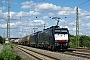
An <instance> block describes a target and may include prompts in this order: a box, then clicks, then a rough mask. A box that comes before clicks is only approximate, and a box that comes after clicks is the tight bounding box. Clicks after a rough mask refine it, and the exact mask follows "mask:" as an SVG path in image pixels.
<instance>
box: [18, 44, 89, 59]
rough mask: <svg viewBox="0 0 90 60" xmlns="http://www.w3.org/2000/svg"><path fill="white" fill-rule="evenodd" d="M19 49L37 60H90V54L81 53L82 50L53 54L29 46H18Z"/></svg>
mask: <svg viewBox="0 0 90 60" xmlns="http://www.w3.org/2000/svg"><path fill="white" fill-rule="evenodd" d="M17 48H18V49H19V50H21V51H23V52H25V53H26V54H28V56H32V57H33V58H35V60H89V59H90V53H88V52H82V51H81V52H80V50H79V51H78V50H70V51H66V52H59V51H56V52H52V51H47V50H42V49H36V48H32V47H27V46H21V45H19V46H17Z"/></svg>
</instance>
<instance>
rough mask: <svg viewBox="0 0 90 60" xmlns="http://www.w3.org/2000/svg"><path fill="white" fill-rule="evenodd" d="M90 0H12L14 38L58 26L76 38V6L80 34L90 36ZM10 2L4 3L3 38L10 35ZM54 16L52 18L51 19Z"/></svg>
mask: <svg viewBox="0 0 90 60" xmlns="http://www.w3.org/2000/svg"><path fill="white" fill-rule="evenodd" d="M89 6H90V0H10V37H19V38H21V37H24V36H26V35H30V34H32V33H34V28H37V29H35V31H36V32H37V31H43V29H44V25H45V28H48V27H50V26H55V25H56V24H57V20H58V19H52V18H53V17H57V18H60V19H59V24H58V25H59V26H60V27H61V28H68V29H69V32H70V34H72V35H76V7H78V17H79V34H80V35H87V36H90V7H89ZM7 16H8V0H0V35H1V36H3V37H6V35H7V32H6V31H7V30H6V28H7V20H8V17H7ZM49 17H51V19H50V18H49Z"/></svg>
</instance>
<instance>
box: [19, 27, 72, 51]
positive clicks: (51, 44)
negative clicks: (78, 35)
mask: <svg viewBox="0 0 90 60" xmlns="http://www.w3.org/2000/svg"><path fill="white" fill-rule="evenodd" d="M18 44H22V45H28V46H32V47H38V48H43V49H49V50H64V51H65V50H67V49H68V48H69V47H70V36H69V30H68V29H67V28H60V27H59V26H51V27H50V28H47V29H43V31H38V32H35V33H33V34H31V35H30V37H29V38H28V39H26V38H25V37H24V38H21V39H19V40H18Z"/></svg>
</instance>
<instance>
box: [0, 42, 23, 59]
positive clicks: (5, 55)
mask: <svg viewBox="0 0 90 60" xmlns="http://www.w3.org/2000/svg"><path fill="white" fill-rule="evenodd" d="M3 46H4V47H3V50H2V52H1V53H0V60H22V58H21V57H20V56H16V55H14V54H13V50H12V48H11V44H7V45H5V44H4V45H3Z"/></svg>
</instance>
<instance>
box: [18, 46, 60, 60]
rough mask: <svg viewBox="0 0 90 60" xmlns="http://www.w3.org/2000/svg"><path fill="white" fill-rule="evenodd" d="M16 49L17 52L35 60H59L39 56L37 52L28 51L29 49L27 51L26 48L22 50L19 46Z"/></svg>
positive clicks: (42, 55)
mask: <svg viewBox="0 0 90 60" xmlns="http://www.w3.org/2000/svg"><path fill="white" fill-rule="evenodd" d="M17 48H18V49H19V50H21V51H23V52H25V53H26V54H28V55H30V56H32V57H34V58H35V59H36V60H59V59H57V58H54V57H51V56H48V55H44V54H41V53H39V52H36V51H33V50H30V49H27V48H24V47H21V46H18V47H17Z"/></svg>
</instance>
